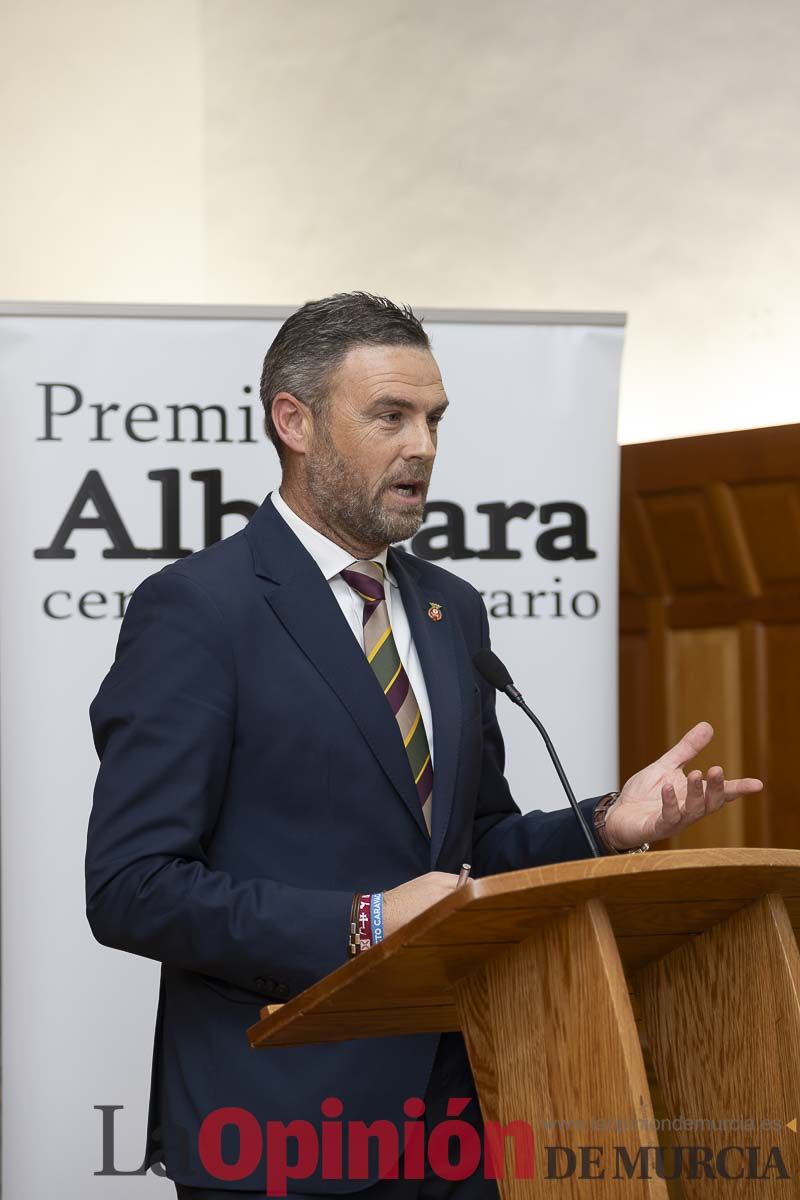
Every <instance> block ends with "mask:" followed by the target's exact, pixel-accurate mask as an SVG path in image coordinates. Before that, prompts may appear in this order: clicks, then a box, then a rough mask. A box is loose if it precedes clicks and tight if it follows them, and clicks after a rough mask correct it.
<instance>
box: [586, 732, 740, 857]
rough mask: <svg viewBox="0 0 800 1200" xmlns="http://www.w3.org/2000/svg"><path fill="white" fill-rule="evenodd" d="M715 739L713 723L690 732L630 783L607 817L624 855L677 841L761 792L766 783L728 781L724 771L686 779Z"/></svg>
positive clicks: (699, 773) (609, 832)
mask: <svg viewBox="0 0 800 1200" xmlns="http://www.w3.org/2000/svg"><path fill="white" fill-rule="evenodd" d="M713 736H714V730H713V729H712V727H711V726H710V725H709V723H708V721H701V722H700V723H699V724H698V725H695V726H694V727H693V728H692V729H690V730H689V732H688V733H685V734H684V736H683V737H682V738H681V740H680V741H679V742H678V743H677V745H675V746H673V747H672V749H671V750H667V751H666V753H664V754H662V755H661V758H658V759H656V761H655V762H653V763H650V765H649V766H648V767H644V768H643V769H642V770H641V771H638V772H637V773H636V774H635V775H632V776H631V777H630V779H629V780H628V781H627V783H626V784H625V786H624V787H623V789H622V791H621V792H620V794H619V798H618V799H617V800H616V801H615V803H614V804H613V805H612V806H611V808H610V809H609V811H608V816H607V818H606V826H605V828H606V835H607V837H608V838H609V840H610V841H611V843H612V845H613V846H614V847H615V848H616V849H618V850H629V849H633V848H634V847H635V846H640V845H641V844H642V843H643V842H657V841H659V840H660V839H661V838H666V837H672V835H673V834H676V833H680V832H681V830H683V829H686V828H688V826H689V825H693V824H694V822H695V821H699V820H700V818H701V817H704V816H706V815H707V814H708V813H712V812H716V811H717V810H718V809H720V808H722V806H723V804H727V803H729V802H730V801H731V800H735V799H736V797H737V796H746V795H750V794H752V793H754V792H760V791H761V789H762V787H763V786H764V785H763V783H762V782H761V780H760V779H727V780H726V778H725V772H724V770H723V769H722V767H711V768H709V770H708V772H707V774H706V777H705V779H704V778H703V772H702V771H696V770H695V771H690V772H689V774H688V775H686V774H685V772H684V770H683V767H684V766H685V765H686V763H688V762H691V760H692V759H693V758H695V757H696V755H698V754H699V753H700V751H701V750H704V749H705V748H706V746H707V745H708V744H709V742H710V741H711V739H712V738H713Z"/></svg>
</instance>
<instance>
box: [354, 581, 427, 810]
mask: <svg viewBox="0 0 800 1200" xmlns="http://www.w3.org/2000/svg"><path fill="white" fill-rule="evenodd" d="M341 574H342V579H344V581H345V582H346V583H347V584H348V585H349V586H350V587H351V588H352V589H353V591H354V592H357V593H358V595H359V596H360V597H361V598H362V600H363V601H364V616H363V622H364V653H365V654H366V656H367V661H368V662H369V665H370V666H371V667H372V670H373V671H374V672H375V676H376V678H377V680H378V683H379V684H380V685H381V687H382V688H383V694H384V695H385V696H386V699H387V700H388V701H389V704H390V705H391V708H392V712H393V713H394V715H395V719H396V720H397V725H398V728H399V730H400V735H401V737H402V739H403V745H404V746H405V748H406V754H407V755H408V762H409V765H410V767H411V774H412V776H413V778H414V784H415V785H416V789H417V795H418V796H419V802H420V804H421V805H422V815H423V817H424V818H425V824H426V826H427V828H428V833H430V831H431V803H432V800H433V764H432V763H431V752H430V747H429V746H428V738H427V735H426V733H425V726H424V725H423V723H422V718H421V716H420V711H419V705H418V704H417V698H416V696H415V695H414V692H413V689H412V687H411V683H410V682H409V678H408V675H406V672H405V668H404V667H403V664H402V663H401V661H400V655H399V654H398V653H397V646H396V645H395V642H394V636H393V634H392V626H391V624H390V623H389V611H388V609H387V607H386V595H385V592H384V574H383V567H382V566H381V564H380V563H377V562H371V561H370V560H367V559H358V560H357V561H356V562H353V563H351V564H350V566H349V567H348V568H347V569H346V570H345V571H342V573H341Z"/></svg>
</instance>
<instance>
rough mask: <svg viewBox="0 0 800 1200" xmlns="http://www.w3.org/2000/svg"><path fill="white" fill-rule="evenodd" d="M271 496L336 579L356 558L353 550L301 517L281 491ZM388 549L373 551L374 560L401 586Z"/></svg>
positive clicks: (324, 570)
mask: <svg viewBox="0 0 800 1200" xmlns="http://www.w3.org/2000/svg"><path fill="white" fill-rule="evenodd" d="M270 499H271V501H272V503H273V506H274V507H275V509H276V510H277V511H278V513H279V514H280V515H281V516H282V517H283V519H284V521H285V522H286V524H287V525H288V526H289V528H290V529H291V531H292V533H294V534H295V535H296V537H298V538H299V539H300V541H301V543H302V544H303V546H304V547H305V549H306V550H307V551H308V553H309V554H310V555H311V557H312V558H313V559H314V562H315V563H316V564H317V566H318V567H319V569H320V571H322V574H323V575H324V576H325V578H326V579H327V580H328V581H330V580H331V579H335V578H336V576H337V575H339V574H340V573H341V572H342V571H343V570H344V569H345V568H346V567H349V566H350V564H351V563H352V562H353V556H352V554H351V553H350V551H349V550H344V549H342V547H341V546H337V544H336V542H332V541H331V539H330V538H327V537H325V534H324V533H320V532H319V530H318V529H314V527H313V525H309V524H308V522H307V521H304V520H303V518H302V517H298V515H297V513H296V512H295V511H294V509H293V508H290V507H289V505H288V504H287V503H286V501H285V500H284V498H283V496H282V495H281V494H280V492H279V491H277V490H275V491H274V492H270ZM387 553H388V547H387V546H384V548H383V550H381V552H380V553H379V554H374V555H372V561H373V562H379V563H380V564H381V566H382V567H383V571H384V574H385V576H386V578H387V579H388V580H389V583H390V584H391V585H392V587H397V582H396V580H395V579H393V578H392V575H391V574H390V572H389V567H388V564H387V559H386V556H387Z"/></svg>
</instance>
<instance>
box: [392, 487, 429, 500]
mask: <svg viewBox="0 0 800 1200" xmlns="http://www.w3.org/2000/svg"><path fill="white" fill-rule="evenodd" d="M423 488H424V484H422V483H393V484H391V485H390V486H389V489H388V490H389V491H390V492H394V493H395V495H397V496H403V497H405V499H406V500H416V499H419V497H421V496H422V494H423Z"/></svg>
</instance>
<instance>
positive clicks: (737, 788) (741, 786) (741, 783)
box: [725, 779, 764, 800]
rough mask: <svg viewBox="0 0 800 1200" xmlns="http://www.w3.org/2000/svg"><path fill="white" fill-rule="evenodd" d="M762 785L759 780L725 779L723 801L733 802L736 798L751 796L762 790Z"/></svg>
mask: <svg viewBox="0 0 800 1200" xmlns="http://www.w3.org/2000/svg"><path fill="white" fill-rule="evenodd" d="M763 787H764V784H763V783H762V782H761V780H760V779H727V780H726V781H725V799H726V800H735V799H736V797H737V796H751V795H753V793H755V792H760V791H762V790H763Z"/></svg>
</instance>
